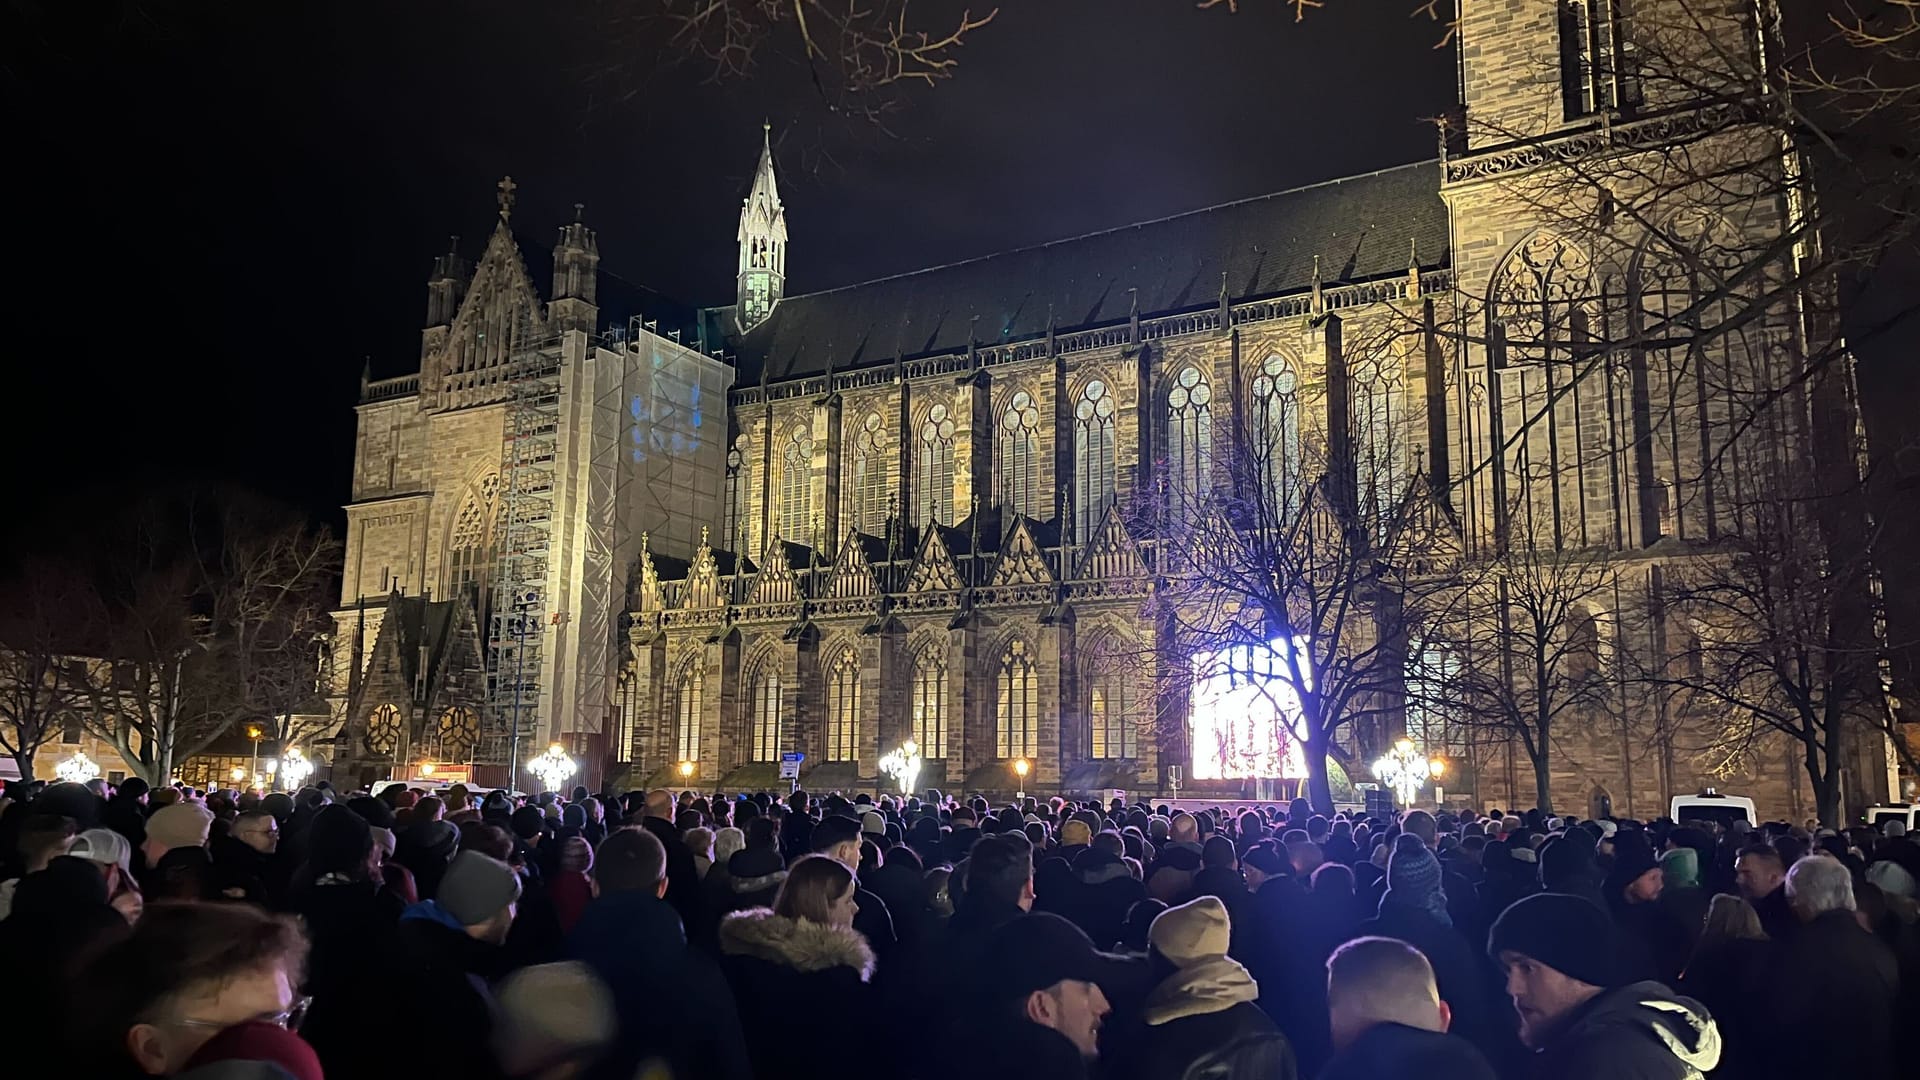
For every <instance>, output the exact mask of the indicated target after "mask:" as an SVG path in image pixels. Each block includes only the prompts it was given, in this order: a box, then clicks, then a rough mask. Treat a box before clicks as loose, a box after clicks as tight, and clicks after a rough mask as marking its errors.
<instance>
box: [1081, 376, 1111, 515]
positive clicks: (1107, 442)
mask: <svg viewBox="0 0 1920 1080" xmlns="http://www.w3.org/2000/svg"><path fill="white" fill-rule="evenodd" d="M1113 413H1114V401H1113V388H1112V387H1110V386H1108V385H1107V384H1106V382H1105V381H1103V380H1100V379H1092V380H1089V381H1088V382H1087V385H1086V387H1085V388H1084V389H1082V390H1081V391H1080V400H1078V401H1076V402H1074V405H1073V526H1074V534H1073V535H1074V538H1075V539H1076V540H1079V541H1081V542H1085V540H1086V539H1087V538H1088V537H1090V536H1092V535H1093V530H1094V528H1095V527H1097V526H1098V525H1099V524H1100V515H1101V514H1104V513H1106V511H1107V507H1109V506H1111V505H1112V504H1113V498H1114V476H1113V468H1114V466H1113Z"/></svg>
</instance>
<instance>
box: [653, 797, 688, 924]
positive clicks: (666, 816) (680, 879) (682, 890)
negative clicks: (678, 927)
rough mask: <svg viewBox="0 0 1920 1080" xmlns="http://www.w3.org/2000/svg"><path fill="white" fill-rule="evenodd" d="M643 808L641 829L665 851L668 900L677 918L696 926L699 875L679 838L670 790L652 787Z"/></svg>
mask: <svg viewBox="0 0 1920 1080" xmlns="http://www.w3.org/2000/svg"><path fill="white" fill-rule="evenodd" d="M644 807H645V816H644V817H643V818H641V820H640V826H641V828H644V829H646V830H647V831H648V832H650V833H652V834H653V836H654V839H656V840H658V841H660V846H661V847H663V848H665V849H666V852H667V903H669V904H672V905H673V909H674V910H675V911H677V912H679V913H680V921H681V922H682V923H683V924H684V925H687V926H696V925H699V924H700V922H701V906H700V875H699V872H698V871H697V870H696V869H695V868H694V864H693V852H691V851H689V850H687V845H686V844H684V843H682V842H681V840H680V832H679V830H678V829H676V828H674V824H673V815H674V806H673V793H672V792H670V791H667V790H666V789H664V788H655V789H654V790H652V791H649V792H647V795H646V801H645V804H644Z"/></svg>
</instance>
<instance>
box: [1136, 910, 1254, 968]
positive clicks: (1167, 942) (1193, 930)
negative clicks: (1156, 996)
mask: <svg viewBox="0 0 1920 1080" xmlns="http://www.w3.org/2000/svg"><path fill="white" fill-rule="evenodd" d="M1232 938H1233V924H1232V923H1231V922H1229V921H1228V919H1227V906H1226V905H1225V904H1223V903H1221V902H1220V898H1219V897H1217V896H1202V897H1200V898H1199V899H1197V900H1190V901H1188V902H1187V903H1184V904H1181V905H1180V906H1178V907H1170V908H1168V909H1167V910H1165V911H1163V912H1161V913H1160V914H1158V915H1155V916H1154V917H1153V923H1152V925H1150V926H1148V927H1147V943H1148V944H1150V945H1152V946H1153V949H1154V951H1155V952H1157V953H1159V954H1160V955H1161V956H1164V957H1166V958H1167V959H1168V960H1170V961H1172V962H1173V966H1175V967H1182V968H1184V967H1191V966H1193V965H1194V964H1197V963H1199V962H1201V961H1202V960H1209V959H1212V958H1213V957H1216V956H1225V955H1227V946H1228V945H1229V944H1230V943H1231V941H1232Z"/></svg>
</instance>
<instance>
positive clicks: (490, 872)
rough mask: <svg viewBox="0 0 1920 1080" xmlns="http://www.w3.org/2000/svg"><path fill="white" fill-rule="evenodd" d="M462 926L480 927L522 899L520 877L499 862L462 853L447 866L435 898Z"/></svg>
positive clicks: (477, 855)
mask: <svg viewBox="0 0 1920 1080" xmlns="http://www.w3.org/2000/svg"><path fill="white" fill-rule="evenodd" d="M434 899H435V900H437V901H439V903H440V906H441V907H442V908H444V909H445V910H446V912H447V914H449V915H451V916H453V917H454V918H455V919H457V920H459V922H460V925H462V926H478V925H480V924H481V923H483V922H486V921H487V920H488V919H491V918H493V917H494V915H496V914H498V913H499V912H500V911H501V910H502V909H504V908H505V907H506V906H507V905H508V904H511V903H513V902H514V901H516V900H518V899H520V875H518V874H516V873H514V872H513V868H512V867H510V866H508V865H507V864H506V863H503V862H501V861H500V860H499V859H494V858H489V857H488V856H485V855H482V854H480V853H479V852H477V851H472V850H468V851H463V852H461V853H460V854H458V855H455V856H454V857H453V861H452V862H450V863H448V864H447V872H446V874H445V876H443V877H442V878H441V879H440V892H439V893H438V894H437V895H436V896H435V897H434Z"/></svg>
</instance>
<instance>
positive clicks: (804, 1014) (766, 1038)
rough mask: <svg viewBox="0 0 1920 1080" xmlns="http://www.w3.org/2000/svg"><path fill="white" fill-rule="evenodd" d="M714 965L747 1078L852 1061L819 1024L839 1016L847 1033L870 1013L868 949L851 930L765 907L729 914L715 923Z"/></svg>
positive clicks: (833, 1069) (829, 1069)
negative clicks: (747, 1064) (740, 1036)
mask: <svg viewBox="0 0 1920 1080" xmlns="http://www.w3.org/2000/svg"><path fill="white" fill-rule="evenodd" d="M720 967H721V970H722V971H724V972H726V976H727V984H728V985H729V986H731V987H732V988H733V996H734V1001H735V1002H736V1003H737V1004H738V1005H739V1009H740V1026H741V1028H742V1029H743V1031H744V1032H745V1034H746V1041H747V1057H748V1059H749V1060H750V1061H752V1063H753V1071H754V1075H756V1076H760V1077H773V1076H796V1077H798V1076H821V1077H830V1076H836V1075H839V1074H841V1073H844V1072H846V1071H847V1070H848V1069H849V1068H850V1067H851V1066H852V1064H853V1063H854V1062H855V1061H857V1054H856V1053H854V1052H853V1051H852V1048H851V1047H849V1046H848V1045H846V1044H845V1043H844V1042H842V1041H840V1040H836V1039H834V1038H831V1037H827V1036H826V1035H824V1033H823V1032H824V1030H825V1029H823V1028H822V1024H821V1021H822V1018H823V1017H833V1018H838V1019H839V1020H840V1021H842V1022H844V1023H845V1024H847V1025H849V1026H848V1029H847V1030H848V1032H849V1033H851V1032H853V1031H857V1030H859V1024H860V1021H861V1020H862V1018H865V1017H870V1016H872V1015H874V1011H873V1006H874V1005H875V1004H876V1002H875V1000H874V996H873V992H872V987H871V986H870V985H869V984H868V980H869V979H871V978H872V977H873V950H872V949H871V948H869V947H868V946H867V941H866V939H865V938H863V937H861V936H860V934H859V932H858V931H856V930H854V929H853V928H851V927H841V926H828V925H826V924H824V923H816V922H810V921H808V920H804V919H789V918H787V917H785V916H782V915H775V914H774V913H773V912H771V911H769V910H766V909H764V908H759V909H755V910H752V911H740V912H735V913H734V914H732V915H729V916H727V917H726V918H725V919H722V920H721V921H720ZM831 1026H832V1024H831V1023H829V1024H828V1025H827V1028H831Z"/></svg>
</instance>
